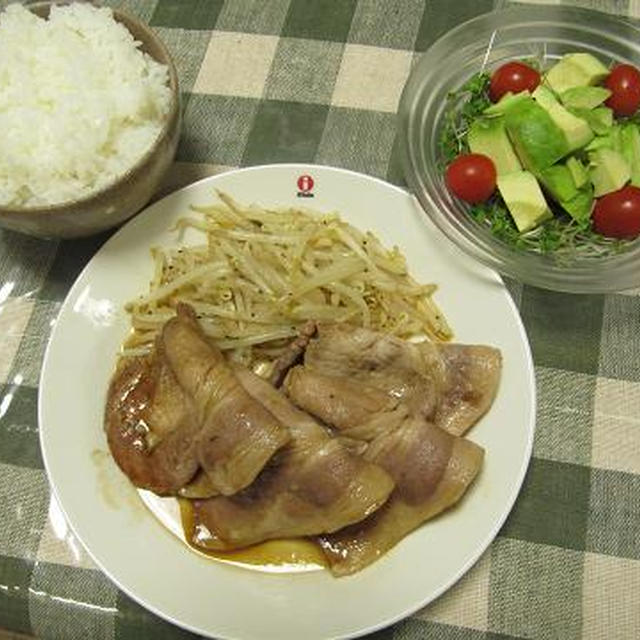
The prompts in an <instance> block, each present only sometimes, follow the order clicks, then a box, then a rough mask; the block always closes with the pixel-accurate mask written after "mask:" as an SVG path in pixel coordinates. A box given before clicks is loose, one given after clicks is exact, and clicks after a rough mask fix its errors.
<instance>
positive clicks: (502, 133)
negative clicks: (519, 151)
mask: <svg viewBox="0 0 640 640" xmlns="http://www.w3.org/2000/svg"><path fill="white" fill-rule="evenodd" d="M467 142H468V143H469V149H471V151H472V152H473V153H481V154H483V155H485V156H488V157H489V158H491V160H493V164H495V166H496V171H497V173H498V175H500V174H502V173H511V172H512V171H518V170H519V169H522V165H521V164H520V161H519V160H518V156H517V155H516V152H515V151H514V150H513V146H512V144H511V141H510V140H509V136H508V135H507V132H506V130H505V125H504V118H478V119H477V120H474V121H473V123H472V124H471V127H470V128H469V133H468V134H467Z"/></svg>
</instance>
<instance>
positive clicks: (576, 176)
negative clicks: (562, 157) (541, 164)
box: [567, 156, 589, 189]
mask: <svg viewBox="0 0 640 640" xmlns="http://www.w3.org/2000/svg"><path fill="white" fill-rule="evenodd" d="M567 169H569V171H570V172H571V177H572V178H573V182H574V184H575V185H576V189H581V188H582V187H583V186H584V185H586V184H588V183H589V172H588V171H587V169H586V167H585V166H584V165H583V164H582V162H580V160H578V158H576V157H575V156H571V157H569V158H567Z"/></svg>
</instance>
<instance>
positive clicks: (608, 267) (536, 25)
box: [398, 5, 640, 293]
mask: <svg viewBox="0 0 640 640" xmlns="http://www.w3.org/2000/svg"><path fill="white" fill-rule="evenodd" d="M572 52H584V53H590V54H592V55H594V56H595V57H596V58H598V59H599V60H601V61H602V62H603V63H604V64H605V65H609V64H611V63H614V62H624V63H628V64H633V65H636V66H640V29H638V28H636V27H634V26H632V25H631V24H630V23H627V22H624V21H622V20H620V19H618V18H615V17H613V16H608V15H605V14H601V13H597V12H594V11H590V10H586V9H576V8H569V7H561V6H548V5H547V6H532V5H528V6H526V7H512V8H509V9H506V10H501V11H494V12H491V13H487V14H484V15H482V16H479V17H477V18H474V19H472V20H470V21H468V22H465V23H463V24H461V25H459V26H458V27H456V28H455V29H453V30H451V31H449V32H448V33H447V34H445V35H444V36H442V37H441V38H440V39H439V40H438V41H436V42H435V43H434V44H433V46H432V47H431V48H430V49H428V50H427V51H426V53H424V54H423V56H422V58H421V59H420V60H419V62H418V63H417V64H416V66H415V67H414V69H413V71H412V73H411V75H410V77H409V79H408V81H407V84H406V86H405V88H404V91H403V94H402V97H401V100H400V106H399V111H398V126H399V135H400V144H401V154H402V162H403V167H404V173H405V177H406V180H407V183H408V185H409V188H410V189H411V190H412V192H413V193H414V194H415V196H416V197H417V199H418V201H419V203H420V205H421V207H422V208H423V209H424V211H425V213H426V214H427V216H428V217H429V218H430V219H431V220H432V221H433V222H434V223H435V225H436V226H437V227H438V228H439V229H440V231H442V232H443V233H444V234H445V236H446V237H447V238H449V240H451V241H452V242H453V243H454V244H455V245H456V246H457V247H458V248H460V249H462V250H463V251H464V252H466V253H468V254H470V255H471V256H472V257H474V258H475V259H477V260H479V261H480V262H482V263H484V264H485V265H487V266H489V267H492V268H493V269H495V270H497V271H499V272H500V273H502V274H504V275H506V276H510V277H512V278H515V279H517V280H519V281H521V282H524V283H527V284H532V285H536V286H539V287H543V288H546V289H552V290H557V291H567V292H573V293H596V292H607V291H619V290H624V289H630V288H634V287H638V286H640V238H637V239H635V240H633V241H632V242H627V243H625V244H624V246H623V247H621V248H620V250H619V251H618V252H615V251H606V252H601V253H598V252H591V253H590V255H584V254H583V253H581V252H576V253H574V254H573V255H569V254H567V253H566V252H565V253H563V254H562V255H561V256H559V255H556V254H554V252H549V253H541V252H539V251H536V250H531V249H527V248H520V247H516V246H514V245H512V244H509V243H507V242H505V241H503V240H501V239H499V238H498V237H497V236H495V235H494V234H493V233H492V232H491V230H490V229H489V227H488V226H487V225H485V224H483V223H481V222H479V221H477V220H476V219H475V218H473V217H472V216H471V215H470V214H469V207H468V205H466V204H465V203H464V202H463V201H461V200H459V199H458V198H456V197H455V196H453V195H452V194H451V193H450V192H449V190H448V189H447V186H446V184H445V168H446V160H445V158H444V157H443V153H442V151H441V147H440V140H441V137H442V133H443V130H444V128H445V126H446V118H447V114H448V113H449V112H450V110H451V108H452V105H451V101H450V100H449V101H448V96H449V95H450V93H451V92H454V91H456V90H458V89H459V88H460V87H462V85H464V84H465V82H466V81H468V80H469V79H470V78H472V77H473V76H474V75H475V74H477V73H478V72H481V71H486V72H489V73H490V72H491V71H492V70H494V69H496V68H497V67H499V66H501V65H502V64H504V63H505V62H508V61H511V60H523V59H524V60H526V59H533V60H536V61H538V63H539V64H541V66H542V68H547V67H549V66H550V65H551V64H553V63H554V62H555V61H556V60H558V59H560V58H561V57H562V56H563V55H564V54H566V53H572ZM453 108H455V106H454V107H453Z"/></svg>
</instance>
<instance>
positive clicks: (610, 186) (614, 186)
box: [589, 147, 631, 198]
mask: <svg viewBox="0 0 640 640" xmlns="http://www.w3.org/2000/svg"><path fill="white" fill-rule="evenodd" d="M589 162H590V166H589V177H590V178H591V182H592V184H593V195H594V196H595V197H596V198H599V197H600V196H603V195H605V194H607V193H610V192H611V191H617V190H618V189H621V188H622V187H623V186H624V185H625V184H626V183H627V182H628V181H629V178H630V177H631V168H630V167H629V164H628V163H627V161H626V160H625V159H624V156H623V155H622V154H621V153H620V152H618V151H614V150H613V149H607V148H604V147H603V148H601V149H596V150H595V151H592V152H591V153H589Z"/></svg>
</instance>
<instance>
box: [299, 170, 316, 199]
mask: <svg viewBox="0 0 640 640" xmlns="http://www.w3.org/2000/svg"><path fill="white" fill-rule="evenodd" d="M313 184H314V182H313V178H312V177H311V176H309V175H307V174H305V175H302V176H300V177H299V178H298V197H299V198H313V193H311V191H312V189H313Z"/></svg>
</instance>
